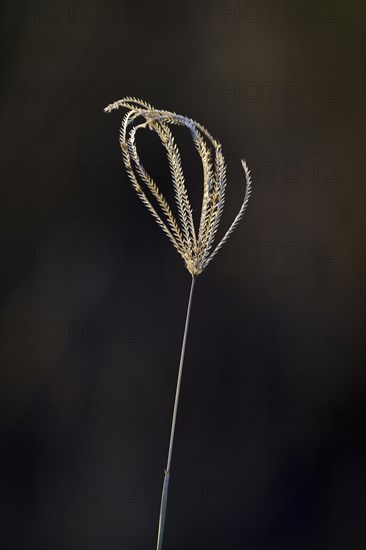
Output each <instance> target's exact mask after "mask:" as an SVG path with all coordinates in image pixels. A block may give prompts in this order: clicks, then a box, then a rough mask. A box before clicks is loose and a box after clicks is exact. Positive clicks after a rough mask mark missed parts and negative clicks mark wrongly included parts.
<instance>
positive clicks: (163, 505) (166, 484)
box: [156, 277, 195, 550]
mask: <svg viewBox="0 0 366 550" xmlns="http://www.w3.org/2000/svg"><path fill="white" fill-rule="evenodd" d="M194 283H195V278H194V277H192V284H191V290H190V293H189V300H188V307H187V315H186V323H185V327H184V335H183V342H182V350H181V353H180V362H179V371H178V380H177V387H176V390H175V400H174V410H173V419H172V427H171V430H170V441H169V451H168V460H167V465H166V468H165V470H164V483H163V490H162V494H161V504H160V515H159V531H158V542H157V546H156V548H157V550H162V547H163V536H164V525H165V515H166V507H167V502H168V487H169V478H170V463H171V460H172V452H173V444H174V433H175V423H176V420H177V411H178V402H179V393H180V385H181V381H182V372H183V363H184V355H185V351H186V343H187V334H188V326H189V318H190V313H191V305H192V296H193V289H194Z"/></svg>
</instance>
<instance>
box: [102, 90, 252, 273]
mask: <svg viewBox="0 0 366 550" xmlns="http://www.w3.org/2000/svg"><path fill="white" fill-rule="evenodd" d="M121 107H122V108H124V109H127V111H128V112H127V113H126V114H125V115H124V117H123V120H122V125H121V129H120V133H119V141H120V146H121V150H122V158H123V161H124V164H125V168H126V171H127V173H128V175H129V177H130V180H131V182H132V185H133V187H134V189H135V191H136V192H137V194H138V196H139V197H140V199H141V200H142V202H143V203H144V204H145V206H146V207H147V208H148V210H149V211H150V212H151V214H152V215H153V217H154V218H155V220H156V222H157V223H158V224H159V225H160V227H161V228H162V229H163V231H164V233H165V234H166V235H167V237H168V238H169V239H170V241H171V242H172V244H173V245H174V247H175V248H176V250H177V251H178V252H179V254H180V256H181V257H182V258H183V260H184V263H185V266H186V268H187V269H188V271H189V273H190V274H191V275H192V277H193V278H195V277H197V276H198V275H200V274H201V273H202V272H203V270H204V269H205V268H206V267H207V265H208V264H209V262H210V261H211V260H212V258H213V257H214V256H215V255H216V254H217V253H218V252H219V250H220V249H221V248H222V246H223V245H224V244H225V242H226V241H227V239H228V238H229V237H230V235H231V234H232V232H233V231H234V230H235V228H236V227H237V225H238V223H239V222H240V220H241V219H242V217H243V215H244V212H245V210H246V207H247V204H248V201H249V198H250V194H251V184H252V182H251V177H250V171H249V168H248V165H247V163H246V161H245V160H243V159H242V160H241V164H242V167H243V170H244V174H245V181H246V186H245V194H244V199H243V202H242V204H241V207H240V209H239V212H238V213H237V215H236V217H235V219H234V221H233V223H232V224H231V226H230V227H229V229H228V230H227V231H226V233H225V234H224V236H223V238H222V239H221V241H220V242H219V243H218V244H216V246H215V245H214V241H215V236H216V234H217V230H218V228H219V224H220V220H221V216H222V213H223V208H224V204H225V190H226V185H227V181H226V163H225V159H224V156H223V153H222V147H221V144H220V143H219V142H218V141H217V140H216V139H215V138H213V137H212V135H211V134H210V133H209V132H208V130H206V128H205V127H204V126H202V125H201V124H199V123H198V122H196V121H195V120H193V119H191V118H188V117H185V116H183V115H179V114H177V113H175V112H171V111H166V110H160V109H155V107H153V106H152V105H151V104H150V103H148V102H146V101H143V100H141V99H138V98H135V97H131V96H127V97H124V98H122V99H120V100H118V101H115V102H114V103H111V104H110V105H108V106H107V107H106V108H105V109H104V111H105V112H107V113H110V112H112V111H113V110H115V109H119V108H121ZM139 118H142V119H144V122H142V123H140V124H136V123H135V121H136V119H139ZM173 125H179V126H185V127H186V128H187V129H188V130H189V132H190V134H191V137H192V140H193V142H194V145H195V147H196V150H197V152H198V154H199V156H200V159H201V162H202V169H203V192H202V206H201V215H200V221H199V227H198V231H196V228H195V226H194V221H193V211H192V207H191V204H190V201H189V196H188V191H187V188H186V185H185V178H184V173H183V168H182V162H181V156H180V152H179V148H178V146H177V144H176V142H175V140H174V136H173V133H172V131H171V129H170V126H173ZM130 126H132V129H130V130H129V127H130ZM143 128H145V129H148V130H150V131H153V132H155V133H156V134H157V136H158V137H159V139H160V141H161V143H162V145H163V147H164V149H165V152H166V155H167V159H168V162H169V168H170V173H171V177H172V182H173V188H174V196H175V202H176V207H177V211H178V219H176V218H175V217H174V215H173V212H172V209H171V207H170V206H169V204H168V202H167V200H166V199H165V198H164V196H163V194H162V193H161V191H160V190H159V188H158V186H157V184H156V183H155V181H154V180H153V179H152V177H151V176H150V175H149V174H148V172H147V171H146V169H145V168H144V166H143V164H142V162H141V160H140V157H139V155H138V152H137V147H136V140H135V138H136V133H137V131H138V130H141V129H143ZM139 180H140V181H139ZM149 196H150V197H151V198H153V199H154V201H155V203H156V204H157V206H159V207H160V210H161V215H160V214H159V213H158V212H157V210H156V208H155V207H154V206H153V204H152V203H151V200H150V198H149Z"/></svg>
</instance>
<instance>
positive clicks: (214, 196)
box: [104, 97, 251, 550]
mask: <svg viewBox="0 0 366 550" xmlns="http://www.w3.org/2000/svg"><path fill="white" fill-rule="evenodd" d="M120 107H123V108H125V109H128V112H127V113H126V115H125V116H124V118H123V121H122V126H121V129H120V135H119V142H120V146H121V150H122V157H123V161H124V164H125V167H126V170H127V173H128V175H129V177H130V179H131V182H132V185H133V187H134V189H135V191H136V192H137V194H138V196H139V197H140V199H141V200H142V202H143V203H144V204H145V206H146V207H147V209H148V210H149V211H150V213H151V214H152V215H153V217H154V218H155V220H156V222H157V223H158V224H159V225H160V227H161V228H162V230H163V231H164V233H165V234H166V235H167V237H168V238H169V239H170V241H171V242H172V244H173V245H174V247H175V249H176V250H177V251H178V253H179V254H180V256H181V257H182V258H183V260H184V263H185V266H186V268H187V269H188V271H189V273H190V274H191V276H192V282H191V289H190V294H189V301H188V307H187V314H186V321H185V328H184V335H183V343H182V350H181V356H180V363H179V370H178V380H177V387H176V392H175V400H174V410H173V419H172V427H171V432H170V442H169V451H168V459H167V466H166V468H165V470H164V483H163V490H162V497H161V505H160V516H159V531H158V541H157V550H161V548H162V544H163V534H164V524H165V514H166V507H167V498H168V485H169V477H170V464H171V457H172V451H173V442H174V433H175V423H176V418H177V409H178V400H179V393H180V385H181V379H182V370H183V363H184V355H185V347H186V341H187V334H188V326H189V318H190V311H191V304H192V296H193V289H194V283H195V279H196V278H197V277H198V275H200V274H201V273H202V272H203V270H204V269H205V268H206V267H207V265H208V264H209V262H210V261H211V260H212V258H213V257H214V256H215V255H216V254H217V253H218V251H219V250H220V249H221V247H222V246H223V245H224V244H225V242H226V241H227V239H228V238H229V237H230V235H231V234H232V232H233V231H234V229H235V228H236V226H237V225H238V223H239V221H240V220H241V218H242V217H243V214H244V212H245V209H246V207H247V204H248V200H249V197H250V194H251V178H250V171H249V169H248V165H247V164H246V162H245V160H244V159H242V160H241V164H242V167H243V170H244V173H245V180H246V187H245V194H244V199H243V202H242V205H241V207H240V209H239V212H238V213H237V215H236V217H235V219H234V221H233V223H232V224H231V226H230V227H229V228H228V230H227V231H226V233H225V234H224V236H223V238H222V239H221V240H220V241H219V243H218V244H216V245H214V240H215V236H216V233H217V229H218V227H219V223H220V219H221V215H222V212H223V208H224V203H225V188H226V164H225V159H224V156H223V153H222V147H221V144H220V143H219V142H218V141H217V140H216V139H214V138H213V137H212V136H211V134H210V133H209V132H208V131H207V130H206V128H204V127H203V126H202V125H201V124H199V123H198V122H196V121H195V120H192V119H191V118H187V117H185V116H182V115H178V114H177V113H173V112H170V111H165V110H160V109H155V108H154V107H153V106H152V105H150V104H149V103H146V102H145V101H142V100H141V99H136V98H134V97H125V98H123V99H120V100H119V101H116V102H114V103H111V104H110V105H108V106H107V107H106V108H105V109H104V111H105V112H108V113H110V112H111V111H113V110H114V109H119V108H120ZM138 118H142V119H143V120H144V121H143V122H140V123H139V124H136V122H135V121H136V119H138ZM172 125H178V126H184V127H186V128H187V129H188V130H189V132H190V134H191V136H192V140H193V142H194V145H195V147H196V149H197V151H198V154H199V156H200V158H201V161H202V169H203V197H202V208H201V216H200V222H199V227H198V232H196V228H195V226H194V223H193V212H192V207H191V204H190V201H189V197H188V192H187V188H186V184H185V179H184V174H183V169H182V162H181V157H180V153H179V149H178V147H177V145H176V143H175V141H174V137H173V134H172V132H171V130H170V126H172ZM130 126H131V128H129V127H130ZM141 128H148V129H149V130H152V131H154V132H156V134H157V135H158V137H159V139H160V141H161V143H162V145H163V147H164V149H165V151H166V155H167V158H168V162H169V168H170V173H171V177H172V182H173V188H174V197H175V202H176V206H177V211H178V216H179V217H178V219H176V218H175V217H174V215H173V212H172V210H171V208H170V206H169V204H168V202H167V201H166V199H165V198H164V196H163V195H162V193H161V191H160V190H159V188H158V186H157V185H156V183H155V182H154V180H153V179H152V177H151V176H150V175H149V174H148V172H147V171H146V170H145V168H144V166H143V165H142V163H141V160H140V157H139V155H138V153H137V147H136V133H137V131H138V130H139V129H141ZM151 198H153V200H154V201H155V204H156V205H158V206H159V208H160V210H161V212H160V213H158V212H157V210H156V208H155V207H154V206H153V204H152V203H151Z"/></svg>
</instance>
